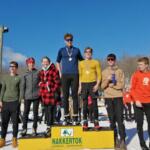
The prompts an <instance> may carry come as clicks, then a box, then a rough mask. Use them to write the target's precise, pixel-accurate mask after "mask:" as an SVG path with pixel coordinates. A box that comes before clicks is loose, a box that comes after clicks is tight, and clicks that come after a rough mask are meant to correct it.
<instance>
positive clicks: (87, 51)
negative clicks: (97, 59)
mask: <svg viewBox="0 0 150 150" xmlns="http://www.w3.org/2000/svg"><path fill="white" fill-rule="evenodd" d="M84 53H92V52H91V51H85V52H84Z"/></svg>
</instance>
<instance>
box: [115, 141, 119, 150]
mask: <svg viewBox="0 0 150 150" xmlns="http://www.w3.org/2000/svg"><path fill="white" fill-rule="evenodd" d="M115 149H116V150H117V149H120V141H119V139H118V138H116V139H115Z"/></svg>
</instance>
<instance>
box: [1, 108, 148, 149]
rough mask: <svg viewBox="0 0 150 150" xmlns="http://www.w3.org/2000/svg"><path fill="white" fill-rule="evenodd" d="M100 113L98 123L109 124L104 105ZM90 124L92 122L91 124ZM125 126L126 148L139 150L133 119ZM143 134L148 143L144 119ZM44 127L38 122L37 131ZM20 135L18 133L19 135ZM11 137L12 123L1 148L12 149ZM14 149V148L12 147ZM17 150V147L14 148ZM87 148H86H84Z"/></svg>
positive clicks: (30, 129) (44, 126)
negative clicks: (4, 145) (4, 144)
mask: <svg viewBox="0 0 150 150" xmlns="http://www.w3.org/2000/svg"><path fill="white" fill-rule="evenodd" d="M99 113H100V114H103V115H104V116H101V117H100V120H101V121H100V125H101V126H109V121H108V119H107V117H106V116H105V115H106V110H105V107H100V112H99ZM91 126H92V124H91ZM125 127H126V135H127V136H126V144H127V149H128V150H141V148H140V145H139V140H138V136H137V132H136V123H135V121H132V122H127V121H125ZM21 128H22V124H19V131H21ZM143 128H144V136H145V139H146V142H147V144H148V141H149V139H148V134H147V123H146V121H144V126H143ZM45 129H46V125H45V124H44V123H43V122H42V123H41V124H39V126H38V132H42V131H45ZM31 132H32V123H29V124H28V133H31ZM19 136H20V135H19ZM11 139H12V125H11V124H10V125H9V128H8V134H7V137H6V141H7V144H6V147H4V148H1V150H13V148H12V146H11ZM14 150H15V149H14ZM16 150H17V148H16ZM86 150H88V149H86Z"/></svg>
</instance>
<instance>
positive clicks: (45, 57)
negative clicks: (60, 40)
mask: <svg viewBox="0 0 150 150" xmlns="http://www.w3.org/2000/svg"><path fill="white" fill-rule="evenodd" d="M43 59H47V60H48V62H49V63H50V62H51V60H50V58H49V57H47V56H44V57H43V58H42V61H43Z"/></svg>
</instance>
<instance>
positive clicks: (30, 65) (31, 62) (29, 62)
mask: <svg viewBox="0 0 150 150" xmlns="http://www.w3.org/2000/svg"><path fill="white" fill-rule="evenodd" d="M26 64H27V67H28V69H29V70H32V69H34V67H35V59H34V58H33V57H30V58H28V59H26Z"/></svg>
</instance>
